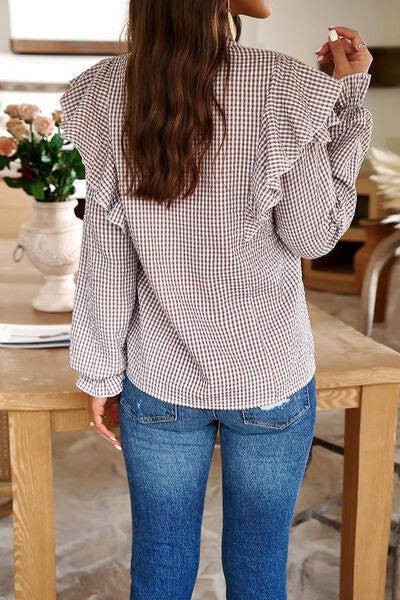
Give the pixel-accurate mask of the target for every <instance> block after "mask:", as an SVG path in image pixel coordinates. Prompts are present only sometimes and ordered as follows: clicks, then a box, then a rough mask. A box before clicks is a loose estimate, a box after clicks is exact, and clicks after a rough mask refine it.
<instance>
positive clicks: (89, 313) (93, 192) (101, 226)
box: [60, 59, 138, 397]
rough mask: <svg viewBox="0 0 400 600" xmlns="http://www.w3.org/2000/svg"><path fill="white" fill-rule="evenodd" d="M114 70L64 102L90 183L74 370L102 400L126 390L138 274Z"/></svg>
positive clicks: (79, 84) (89, 73)
mask: <svg viewBox="0 0 400 600" xmlns="http://www.w3.org/2000/svg"><path fill="white" fill-rule="evenodd" d="M110 66H111V62H110V60H109V59H105V60H102V61H100V62H99V63H96V65H94V66H93V67H90V68H89V69H87V70H86V71H84V72H83V73H82V74H80V75H78V77H76V78H75V79H73V80H72V81H71V86H70V87H69V89H68V90H67V92H65V94H64V95H63V96H62V97H61V100H60V103H61V108H62V110H63V123H64V125H63V136H64V138H65V139H67V140H69V141H71V142H73V144H74V145H75V146H76V147H77V148H78V150H79V152H80V154H81V156H82V160H83V162H84V164H85V169H86V181H87V187H86V190H87V191H86V202H85V214H84V219H83V236H82V246H81V254H80V261H79V267H78V273H77V281H76V291H75V298H74V306H73V312H72V326H71V344H70V366H71V367H72V368H73V369H75V370H76V371H77V372H78V374H79V376H78V379H77V382H76V385H77V387H78V388H79V389H81V390H83V391H84V392H87V393H88V394H90V395H92V396H101V397H104V396H113V395H115V394H118V393H119V392H120V391H121V390H122V383H123V378H124V374H125V368H126V337H127V332H128V328H129V323H130V319H131V315H132V312H133V309H134V306H135V298H136V278H137V268H138V258H137V254H136V250H135V247H134V243H133V240H132V238H131V235H130V232H129V229H128V226H127V222H126V219H125V214H124V209H123V205H122V201H121V197H120V193H119V187H118V180H117V172H116V165H115V160H114V155H113V149H112V144H111V140H110V135H109V134H110V121H109V114H108V113H109V111H108V101H107V99H108V98H109V85H110V79H111V75H112V74H111V72H110Z"/></svg>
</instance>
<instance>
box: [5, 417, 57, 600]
mask: <svg viewBox="0 0 400 600" xmlns="http://www.w3.org/2000/svg"><path fill="white" fill-rule="evenodd" d="M9 427H10V453H11V479H12V493H13V526H14V581H15V599H16V600H44V599H46V600H54V599H55V598H56V571H55V567H56V563H55V527H54V503H53V465H52V452H51V422H50V412H49V411H30V412H24V411H9Z"/></svg>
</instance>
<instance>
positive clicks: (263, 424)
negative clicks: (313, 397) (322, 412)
mask: <svg viewBox="0 0 400 600" xmlns="http://www.w3.org/2000/svg"><path fill="white" fill-rule="evenodd" d="M308 386H309V383H307V384H306V386H305V387H306V393H307V406H305V407H304V408H303V410H301V411H300V412H299V413H297V415H295V416H294V417H293V418H292V419H291V420H290V421H288V422H287V423H283V424H281V425H279V424H274V423H266V422H265V421H261V420H260V419H252V418H251V417H249V418H248V417H246V413H245V411H246V410H248V409H246V408H243V409H242V414H243V420H244V422H245V424H246V425H249V424H251V425H258V426H260V427H265V428H267V429H286V427H289V425H291V424H292V423H295V422H296V421H297V420H298V419H300V417H301V416H302V415H304V413H305V412H306V411H307V410H309V408H310V407H311V402H310V395H309V390H308Z"/></svg>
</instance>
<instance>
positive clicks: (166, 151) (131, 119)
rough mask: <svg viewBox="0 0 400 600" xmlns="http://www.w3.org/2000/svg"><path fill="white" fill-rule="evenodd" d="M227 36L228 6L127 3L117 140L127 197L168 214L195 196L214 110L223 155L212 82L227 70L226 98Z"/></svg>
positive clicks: (194, 0)
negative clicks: (121, 110)
mask: <svg viewBox="0 0 400 600" xmlns="http://www.w3.org/2000/svg"><path fill="white" fill-rule="evenodd" d="M234 20H235V25H236V28H237V37H236V41H237V40H238V39H239V37H240V32H241V22H240V17H238V16H235V17H234ZM227 31H228V30H227V0H190V1H188V0H130V2H129V10H128V21H127V34H126V36H127V39H126V47H127V52H128V57H127V69H126V74H125V81H124V92H125V94H124V98H125V106H124V116H123V126H122V135H121V146H122V152H123V156H124V159H125V161H126V165H127V171H128V174H129V179H130V181H129V185H128V189H127V192H126V193H127V195H128V196H133V197H135V196H136V197H142V198H150V199H153V200H155V201H156V202H158V203H162V202H164V203H167V206H168V207H169V205H170V204H171V202H172V201H173V200H174V199H175V198H177V197H178V196H182V197H183V198H185V197H187V196H188V195H190V194H191V193H193V191H194V190H195V188H196V186H197V183H198V181H199V173H200V165H201V161H202V160H203V158H204V155H205V154H206V152H207V150H208V148H209V147H210V145H211V143H212V139H213V132H214V125H213V115H212V108H213V104H215V106H216V108H217V111H218V114H219V115H220V116H221V118H222V121H223V131H224V134H223V140H222V142H221V145H220V148H221V146H222V143H223V141H224V139H225V136H226V118H225V111H224V108H223V107H222V106H220V105H219V103H218V101H217V99H216V98H215V95H214V93H213V79H214V76H215V74H216V72H217V71H218V69H219V68H220V67H222V66H225V67H226V76H225V82H224V95H225V90H226V84H227V80H228V77H229V71H230V60H229V52H228V50H227V47H226V36H227ZM135 181H137V182H139V184H138V186H137V187H136V189H133V187H134V184H135Z"/></svg>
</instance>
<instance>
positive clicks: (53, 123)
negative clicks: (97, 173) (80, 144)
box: [0, 104, 85, 202]
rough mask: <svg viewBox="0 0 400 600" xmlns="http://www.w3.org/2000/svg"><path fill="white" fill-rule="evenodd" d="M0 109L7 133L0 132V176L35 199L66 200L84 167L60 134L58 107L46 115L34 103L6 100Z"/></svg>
mask: <svg viewBox="0 0 400 600" xmlns="http://www.w3.org/2000/svg"><path fill="white" fill-rule="evenodd" d="M4 113H5V114H6V115H8V118H7V117H6V118H5V120H4V125H5V128H6V130H7V132H8V133H9V134H10V135H8V136H7V135H3V136H0V178H2V179H3V181H4V183H5V184H6V185H8V186H9V187H11V188H22V189H23V190H24V191H25V192H26V193H27V194H29V195H30V196H33V197H34V198H35V199H36V200H37V201H38V202H63V201H65V200H67V199H68V198H69V196H71V194H74V193H75V191H76V190H75V187H74V181H75V180H76V179H84V178H85V168H84V165H83V163H82V159H81V156H80V154H79V152H78V150H77V149H76V148H75V147H74V146H73V145H72V144H70V143H69V142H66V141H65V140H64V139H63V138H62V136H61V134H60V124H61V121H62V111H61V110H55V111H54V112H53V113H52V116H51V117H47V116H44V115H42V114H41V109H40V108H39V107H38V106H36V105H34V104H9V105H8V106H7V107H6V108H5V109H4Z"/></svg>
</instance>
